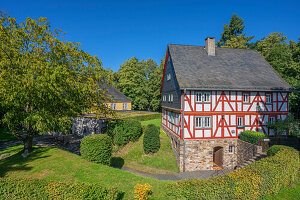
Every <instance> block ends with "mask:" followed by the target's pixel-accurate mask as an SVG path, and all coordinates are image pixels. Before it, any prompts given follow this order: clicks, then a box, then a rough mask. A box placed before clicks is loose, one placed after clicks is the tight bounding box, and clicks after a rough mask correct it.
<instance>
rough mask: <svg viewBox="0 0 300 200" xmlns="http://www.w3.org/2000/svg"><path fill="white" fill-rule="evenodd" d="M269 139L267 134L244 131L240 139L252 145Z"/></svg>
mask: <svg viewBox="0 0 300 200" xmlns="http://www.w3.org/2000/svg"><path fill="white" fill-rule="evenodd" d="M265 138H268V137H267V136H266V135H265V134H263V133H260V132H256V131H249V130H248V131H243V132H242V133H241V134H240V135H239V139H241V140H243V141H245V142H249V143H251V144H258V142H259V140H261V139H265Z"/></svg>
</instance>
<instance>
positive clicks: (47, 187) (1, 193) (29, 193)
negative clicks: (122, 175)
mask: <svg viewBox="0 0 300 200" xmlns="http://www.w3.org/2000/svg"><path fill="white" fill-rule="evenodd" d="M120 197H121V193H120V192H119V191H117V190H116V189H115V188H110V189H106V188H104V187H102V186H101V185H99V184H87V183H78V182H72V183H71V182H58V181H48V180H41V179H25V178H22V179H9V178H0V198H1V199H28V200H29V199H107V200H113V199H120Z"/></svg>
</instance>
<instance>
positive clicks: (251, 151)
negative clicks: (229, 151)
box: [237, 139, 262, 165]
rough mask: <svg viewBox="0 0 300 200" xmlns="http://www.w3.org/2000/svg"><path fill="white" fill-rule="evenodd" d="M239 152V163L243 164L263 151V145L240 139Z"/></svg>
mask: <svg viewBox="0 0 300 200" xmlns="http://www.w3.org/2000/svg"><path fill="white" fill-rule="evenodd" d="M237 148H238V151H237V152H238V154H237V164H238V165H239V164H241V163H243V162H245V161H247V160H249V159H251V158H252V157H253V156H254V155H255V154H258V153H262V147H261V146H258V145H255V144H251V143H249V142H245V141H243V140H240V139H238V142H237Z"/></svg>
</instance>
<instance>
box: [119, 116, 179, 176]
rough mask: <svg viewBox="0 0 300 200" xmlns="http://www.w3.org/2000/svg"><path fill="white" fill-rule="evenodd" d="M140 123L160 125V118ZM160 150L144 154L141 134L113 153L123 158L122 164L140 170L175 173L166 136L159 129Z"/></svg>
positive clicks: (174, 162) (174, 161)
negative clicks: (151, 153) (135, 140)
mask: <svg viewBox="0 0 300 200" xmlns="http://www.w3.org/2000/svg"><path fill="white" fill-rule="evenodd" d="M141 123H142V125H147V124H155V125H156V126H160V123H161V119H153V120H149V121H142V122H141ZM160 142H161V147H160V150H159V151H158V152H157V153H155V154H153V155H145V154H144V150H143V136H142V137H141V138H140V139H139V140H138V141H137V142H134V143H129V144H127V145H126V146H125V147H124V148H122V149H121V150H120V151H118V152H116V153H114V156H115V157H121V158H122V159H124V166H127V167H131V168H134V169H137V170H140V171H144V172H150V173H155V174H165V173H176V172H179V169H178V167H177V164H176V160H175V157H174V153H173V150H172V147H171V143H170V141H169V138H168V136H167V135H166V134H165V133H164V132H163V131H160Z"/></svg>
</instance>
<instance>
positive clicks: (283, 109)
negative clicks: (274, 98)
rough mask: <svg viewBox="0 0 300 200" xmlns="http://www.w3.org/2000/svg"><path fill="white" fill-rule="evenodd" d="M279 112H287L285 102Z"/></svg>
mask: <svg viewBox="0 0 300 200" xmlns="http://www.w3.org/2000/svg"><path fill="white" fill-rule="evenodd" d="M280 111H287V103H286V102H284V103H283V105H282V107H281V109H280Z"/></svg>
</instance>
